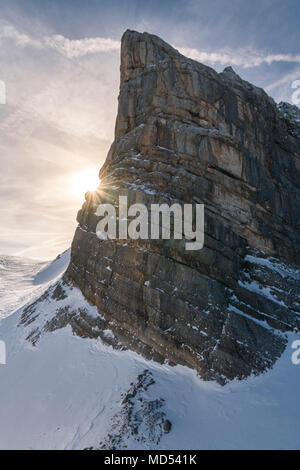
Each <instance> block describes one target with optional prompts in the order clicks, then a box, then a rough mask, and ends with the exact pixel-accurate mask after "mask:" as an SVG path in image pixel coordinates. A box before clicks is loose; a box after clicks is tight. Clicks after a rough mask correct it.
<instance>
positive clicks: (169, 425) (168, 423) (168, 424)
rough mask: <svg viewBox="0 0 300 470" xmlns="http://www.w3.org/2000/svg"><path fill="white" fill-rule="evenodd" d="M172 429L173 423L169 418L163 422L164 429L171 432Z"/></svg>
mask: <svg viewBox="0 0 300 470" xmlns="http://www.w3.org/2000/svg"><path fill="white" fill-rule="evenodd" d="M171 429H172V423H171V421H169V420H168V419H166V420H165V421H164V422H163V431H164V432H165V433H169V432H170V431H171Z"/></svg>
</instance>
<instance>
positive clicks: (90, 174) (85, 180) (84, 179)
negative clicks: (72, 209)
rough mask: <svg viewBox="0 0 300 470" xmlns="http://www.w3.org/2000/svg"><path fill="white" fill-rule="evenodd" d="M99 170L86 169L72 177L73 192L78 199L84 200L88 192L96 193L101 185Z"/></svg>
mask: <svg viewBox="0 0 300 470" xmlns="http://www.w3.org/2000/svg"><path fill="white" fill-rule="evenodd" d="M98 171H99V170H98V168H96V167H91V168H86V169H85V170H83V171H79V172H78V173H75V174H74V175H73V177H72V182H71V185H72V192H73V194H75V195H76V196H77V197H79V198H82V197H83V196H84V195H85V193H86V192H87V191H95V189H97V187H98V186H99V184H100V180H99V177H98Z"/></svg>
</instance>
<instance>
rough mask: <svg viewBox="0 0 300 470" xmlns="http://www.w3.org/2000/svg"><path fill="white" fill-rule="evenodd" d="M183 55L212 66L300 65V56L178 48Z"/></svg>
mask: <svg viewBox="0 0 300 470" xmlns="http://www.w3.org/2000/svg"><path fill="white" fill-rule="evenodd" d="M177 49H178V50H179V52H181V54H183V55H185V56H187V57H190V58H191V59H194V60H198V61H199V62H209V63H212V64H216V63H219V64H223V65H225V64H232V65H237V66H239V67H244V68H249V67H259V66H260V65H263V64H268V65H271V64H273V63H274V62H292V63H300V54H262V53H259V52H256V51H247V50H244V51H232V50H228V51H224V52H222V51H219V52H204V51H199V50H198V49H191V48H188V47H177Z"/></svg>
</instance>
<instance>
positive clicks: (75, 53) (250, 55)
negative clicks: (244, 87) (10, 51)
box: [0, 25, 300, 68]
mask: <svg viewBox="0 0 300 470" xmlns="http://www.w3.org/2000/svg"><path fill="white" fill-rule="evenodd" d="M5 39H10V40H13V41H14V42H15V44H16V45H17V46H19V47H27V46H31V47H35V48H39V49H44V48H46V49H52V50H55V51H56V52H58V53H59V54H61V55H63V56H65V57H67V58H69V59H73V58H78V57H83V56H86V55H90V54H97V53H99V52H112V51H119V50H120V45H121V43H120V41H117V40H114V39H111V38H104V37H92V38H88V37H87V38H82V39H69V38H67V37H65V36H63V35H60V34H54V35H52V36H43V37H42V38H41V39H35V38H32V37H31V36H29V35H28V34H26V33H23V32H20V31H18V30H17V29H16V28H15V27H14V26H12V25H5V26H4V27H3V28H2V31H1V32H0V45H1V42H3V40H5ZM174 47H175V48H176V49H178V50H179V52H181V54H184V55H185V56H187V57H190V58H191V59H194V60H197V61H200V62H205V63H211V64H222V65H226V64H232V65H236V66H239V67H243V68H250V67H259V66H260V65H262V64H268V65H271V64H273V63H276V62H288V63H297V64H298V63H299V64H300V54H265V53H263V52H259V51H253V50H249V49H247V50H230V49H227V50H224V51H220V50H219V51H217V52H207V51H201V50H199V49H194V48H189V47H181V46H178V45H174Z"/></svg>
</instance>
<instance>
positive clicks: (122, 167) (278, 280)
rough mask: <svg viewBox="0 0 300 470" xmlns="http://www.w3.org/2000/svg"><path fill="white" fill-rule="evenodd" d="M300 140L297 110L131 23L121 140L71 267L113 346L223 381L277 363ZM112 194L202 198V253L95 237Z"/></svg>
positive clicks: (294, 308)
mask: <svg viewBox="0 0 300 470" xmlns="http://www.w3.org/2000/svg"><path fill="white" fill-rule="evenodd" d="M299 137H300V112H299V110H298V108H296V107H293V106H291V105H288V104H281V105H279V106H277V105H276V104H275V102H274V101H273V100H272V99H271V98H270V97H268V96H267V94H266V93H265V92H264V91H263V90H262V89H260V88H257V87H255V86H253V85H251V84H250V83H248V82H245V81H243V80H242V79H241V78H240V77H239V76H238V75H237V74H235V72H234V71H233V70H232V69H231V68H230V67H229V68H226V69H225V70H224V71H223V72H222V73H220V74H218V73H217V72H215V71H214V70H213V69H211V68H209V67H206V66H204V65H202V64H200V63H197V62H195V61H193V60H190V59H187V58H186V57H184V56H182V55H181V54H179V52H178V51H176V50H175V49H173V48H172V47H171V46H169V45H168V44H166V43H165V42H164V41H162V40H161V39H159V38H158V37H156V36H153V35H150V34H147V33H144V34H140V33H137V32H134V31H126V33H125V34H124V36H123V38H122V48H121V83H120V95H119V108H118V116H117V120H116V128H115V140H114V142H113V144H112V146H111V149H110V151H109V153H108V156H107V159H106V162H105V164H104V166H103V167H102V169H101V171H100V178H101V185H100V187H99V191H97V192H94V193H88V194H87V195H86V202H85V203H84V205H83V207H82V209H81V210H80V211H79V213H78V222H79V225H78V228H77V230H76V233H75V237H74V240H73V244H72V254H71V263H70V266H69V268H68V271H67V274H66V279H67V280H71V281H72V282H73V283H74V284H75V285H77V286H78V287H79V288H80V289H81V290H82V292H83V293H84V295H85V296H86V298H87V299H88V300H89V301H90V302H91V303H93V304H95V305H97V307H98V310H99V315H100V316H101V318H102V319H103V318H104V319H103V321H104V323H105V324H106V325H109V328H110V329H111V330H112V331H113V333H114V335H115V337H116V338H117V341H120V342H121V344H123V345H124V346H126V347H130V348H132V349H135V350H137V351H139V352H141V353H143V354H144V355H146V356H147V357H153V358H154V359H156V360H164V359H168V360H169V361H170V362H172V363H180V364H184V365H188V366H189V367H193V368H195V369H197V371H198V372H199V373H200V375H201V376H202V377H203V378H205V379H215V380H218V381H219V382H222V383H224V382H225V381H226V380H227V379H233V378H235V377H238V378H244V377H246V376H248V375H249V374H251V373H259V372H261V371H263V370H265V369H266V368H268V367H271V366H272V364H273V363H274V362H275V361H276V359H277V358H278V357H279V356H280V355H281V353H282V351H283V350H284V348H285V345H286V337H285V332H287V331H291V330H294V329H298V328H299V326H300V317H299V314H300V312H299V294H300V288H299V271H297V269H298V268H299V264H300V231H299V215H300V207H299V205H300V178H299V168H300V143H299ZM119 194H125V195H127V196H128V200H129V203H133V202H143V203H144V204H147V205H149V204H150V203H154V202H159V203H163V202H166V203H168V204H171V203H174V202H179V203H181V204H182V203H194V204H195V203H203V204H204V205H205V245H204V248H203V249H202V250H199V251H186V250H185V243H184V240H182V241H181V240H149V241H143V240H130V239H129V240H107V241H106V240H103V241H101V240H99V238H98V237H97V236H96V234H95V228H96V224H97V222H98V220H99V218H98V217H97V216H96V215H95V211H96V208H97V205H98V204H99V203H100V202H102V203H104V202H116V201H117V199H118V195H119ZM103 316H104V317H103ZM88 328H89V326H88V325H85V327H84V329H85V331H86V329H88ZM81 329H82V325H81V327H79V328H78V329H77V330H78V331H77V332H79V334H80V331H81Z"/></svg>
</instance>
